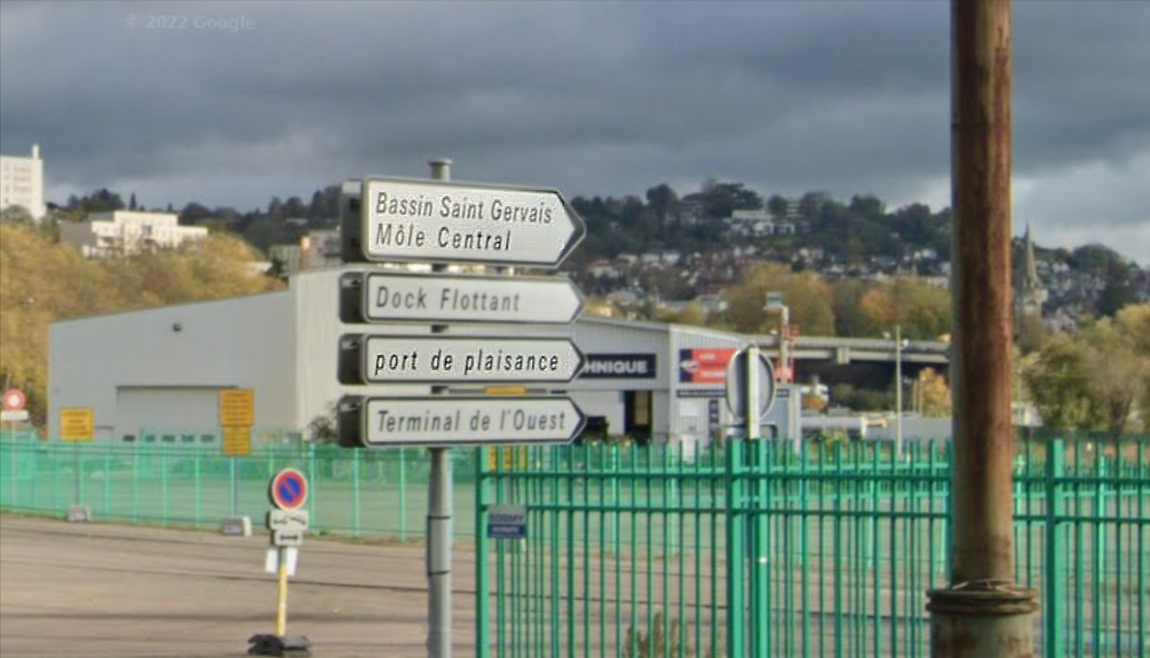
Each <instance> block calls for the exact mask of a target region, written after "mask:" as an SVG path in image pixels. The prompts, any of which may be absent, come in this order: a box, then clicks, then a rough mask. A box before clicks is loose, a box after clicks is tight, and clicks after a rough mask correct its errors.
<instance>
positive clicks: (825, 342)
mask: <svg viewBox="0 0 1150 658" xmlns="http://www.w3.org/2000/svg"><path fill="white" fill-rule="evenodd" d="M750 339H751V340H752V341H754V342H755V343H756V344H757V345H758V346H759V349H761V350H762V351H763V352H765V353H766V354H768V355H770V356H771V357H772V359H776V360H777V358H778V356H779V341H780V338H779V336H778V334H768V335H758V336H751V337H750ZM788 348H789V349H790V353H791V358H792V362H793V364H794V368H795V379H794V381H795V382H797V383H809V382H810V380H811V378H812V376H817V377H818V378H819V381H821V382H823V383H827V384H833V383H838V382H848V383H852V384H855V385H861V386H865V387H867V388H881V387H885V386H888V385H890V384H891V382H893V380H894V376H895V365H896V363H895V362H896V360H898V359H900V358H901V360H902V371H903V377H906V378H914V377H917V376H918V373H919V372H920V371H921V370H923V369H925V368H933V369H934V370H936V371H938V372H939V373H941V374H942V375H943V376H946V375H947V370H948V367H949V365H950V343H947V342H943V341H936V340H905V341H903V346H902V349H901V350H898V349H896V346H895V341H894V340H891V339H882V338H835V337H823V336H796V337H794V338H792V339H791V340H790V342H789V345H788ZM776 362H777V361H776Z"/></svg>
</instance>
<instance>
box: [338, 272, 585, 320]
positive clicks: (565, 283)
mask: <svg viewBox="0 0 1150 658" xmlns="http://www.w3.org/2000/svg"><path fill="white" fill-rule="evenodd" d="M584 301H585V300H584V297H583V294H582V293H581V292H580V291H579V288H578V287H576V286H575V284H574V283H573V282H572V281H571V280H570V279H564V278H545V277H518V276H517V277H515V278H508V277H499V276H479V275H440V274H435V275H428V274H418V273H411V272H349V273H346V274H344V275H343V276H342V277H340V319H341V320H343V321H344V322H349V323H361V322H396V321H408V322H466V323H510V324H570V323H572V322H574V321H575V318H576V317H578V316H579V313H580V312H582V310H583V304H584Z"/></svg>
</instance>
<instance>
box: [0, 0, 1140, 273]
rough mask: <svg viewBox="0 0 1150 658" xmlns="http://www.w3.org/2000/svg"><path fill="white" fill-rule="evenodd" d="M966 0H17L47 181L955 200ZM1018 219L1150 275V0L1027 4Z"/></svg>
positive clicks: (55, 184) (67, 189)
mask: <svg viewBox="0 0 1150 658" xmlns="http://www.w3.org/2000/svg"><path fill="white" fill-rule="evenodd" d="M949 8H950V3H949V2H945V1H943V0H924V1H920V2H908V1H906V0H895V1H893V2H877V1H866V2H863V1H859V0H848V1H843V2H834V1H831V0H821V1H807V2H787V1H783V0H762V1H740V2H686V1H680V2H609V1H603V0H600V1H590V0H584V1H578V2H557V1H541V2H528V1H524V0H519V1H508V2H495V1H479V2H449V1H445V0H440V1H426V2H392V1H389V2H350V3H346V4H341V3H337V2H323V3H320V2H315V3H309V2H291V3H265V2H253V3H225V2H210V3H162V2H147V3H120V2H15V1H8V0H3V1H2V2H0V150H2V151H3V153H5V154H13V155H21V154H25V153H26V152H27V151H28V150H29V148H30V147H31V145H32V144H33V143H39V144H40V145H41V147H42V150H43V153H44V157H45V160H46V172H47V174H46V175H47V192H48V198H49V199H50V200H53V201H57V202H63V201H64V200H66V198H67V196H68V195H69V194H73V193H87V192H91V191H93V190H95V189H98V188H101V187H108V188H110V189H112V190H115V191H119V192H121V193H123V194H124V195H125V196H127V194H129V193H131V192H135V193H136V194H137V196H138V197H139V200H140V202H141V203H143V204H145V205H147V206H149V207H154V206H163V205H167V204H168V203H172V204H174V205H175V206H176V207H182V206H183V205H184V204H186V203H187V202H189V201H193V200H194V201H199V202H201V203H204V204H206V205H209V206H219V205H231V206H235V207H237V208H238V209H240V210H251V209H254V208H256V207H261V206H265V205H266V204H267V201H268V199H269V198H270V197H271V196H273V195H277V196H280V197H281V198H286V197H288V196H292V195H298V196H301V197H304V198H305V200H307V198H308V196H309V195H310V194H311V193H312V192H313V191H314V190H316V189H318V188H320V187H323V186H324V185H328V184H332V183H336V182H339V181H341V180H344V179H346V178H361V177H363V176H364V175H368V174H376V175H390V176H411V177H423V176H426V175H427V172H428V169H427V165H426V162H427V160H428V159H429V158H432V157H438V156H447V157H451V158H453V159H454V160H455V165H454V167H453V177H454V178H455V179H456V180H466V181H482V182H491V183H506V184H523V185H535V186H546V187H555V188H558V189H560V190H561V191H563V192H564V194H565V195H566V196H568V197H573V196H577V195H584V196H589V195H603V196H607V195H612V196H621V195H625V194H635V195H638V196H643V194H644V193H645V192H646V190H647V189H648V188H650V187H653V186H655V185H657V184H659V183H664V182H666V183H669V184H670V185H671V186H672V187H673V188H675V190H676V191H677V192H679V194H680V195H683V194H687V193H689V192H693V191H696V190H697V189H698V188H699V186H700V183H701V182H702V181H703V180H704V179H706V178H716V179H719V180H722V181H731V182H741V183H745V184H746V185H747V186H748V187H750V188H752V189H754V190H756V191H757V192H759V193H760V194H762V195H763V196H764V197H765V196H768V195H771V194H784V195H799V194H802V193H803V192H806V191H810V190H825V191H827V192H829V193H831V194H832V195H833V196H834V197H836V198H839V199H841V200H844V201H845V200H848V199H849V198H850V196H851V195H853V194H856V193H861V194H875V195H877V196H879V197H880V198H882V199H884V200H885V201H887V203H888V205H889V206H890V207H892V208H893V207H897V206H899V205H903V204H906V203H910V202H914V201H921V202H925V203H929V204H930V205H931V206H932V207H934V208H940V207H944V206H948V205H950V185H949V166H950V165H949V162H950V159H949V149H950V127H949V125H950V124H949V121H950V119H949V116H950V115H949V108H950V72H949V50H950V27H949V23H950V14H949V11H950V9H949ZM1013 8H1014V65H1015V68H1014V74H1015V79H1014V80H1015V82H1014V85H1015V86H1014V92H1015V95H1014V119H1015V133H1014V138H1015V139H1014V156H1015V160H1014V162H1015V174H1014V181H1015V186H1014V203H1015V212H1014V225H1015V233H1016V234H1020V233H1021V232H1022V231H1023V230H1024V229H1025V227H1026V225H1027V224H1029V225H1030V227H1031V230H1032V233H1033V234H1034V236H1035V238H1036V240H1037V241H1038V242H1039V244H1042V245H1044V246H1071V247H1072V246H1078V245H1082V244H1085V243H1087V242H1101V243H1103V244H1105V245H1107V246H1110V247H1112V248H1114V249H1116V250H1118V251H1119V252H1120V253H1122V254H1124V255H1126V256H1127V257H1130V258H1133V259H1135V260H1137V261H1139V262H1140V263H1142V264H1143V265H1150V73H1148V72H1150V38H1147V35H1150V2H1134V1H1127V0H1118V1H1114V2H1086V1H1085V0H1068V1H1057V0H1055V1H1041V2H1040V1H1038V0H1015V2H1014V3H1013Z"/></svg>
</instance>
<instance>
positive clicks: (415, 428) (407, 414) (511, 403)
mask: <svg viewBox="0 0 1150 658" xmlns="http://www.w3.org/2000/svg"><path fill="white" fill-rule="evenodd" d="M358 415H359V417H360V418H361V419H362V422H363V425H362V427H361V428H360V431H361V434H360V436H361V437H362V439H361V440H362V442H363V444H364V445H366V446H404V445H425V446H427V445H430V446H436V445H442V446H446V445H476V444H479V445H488V444H503V443H514V444H524V443H533V444H539V443H570V442H571V440H572V439H574V438H575V437H576V436H577V435H578V434H579V432H580V431H581V430H582V429H583V424H584V422H585V418H584V416H583V412H582V410H580V409H579V407H577V406H576V405H575V403H574V402H572V401H571V400H570V399H569V398H564V397H510V396H498V397H479V396H475V397H458V396H453V397H435V398H367V399H366V400H364V401H363V409H362V413H360V414H358Z"/></svg>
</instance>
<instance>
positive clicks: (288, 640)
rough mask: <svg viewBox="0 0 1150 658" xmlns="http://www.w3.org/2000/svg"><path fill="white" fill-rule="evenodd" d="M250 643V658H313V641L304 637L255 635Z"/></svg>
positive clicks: (249, 639) (250, 639)
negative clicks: (282, 657)
mask: <svg viewBox="0 0 1150 658" xmlns="http://www.w3.org/2000/svg"><path fill="white" fill-rule="evenodd" d="M248 643H249V644H251V645H252V646H250V647H248V655H249V656H296V657H298V658H308V657H309V656H311V641H310V640H308V639H307V637H305V636H303V635H284V636H283V637H280V636H279V635H270V634H260V635H253V636H251V637H250V638H248Z"/></svg>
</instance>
